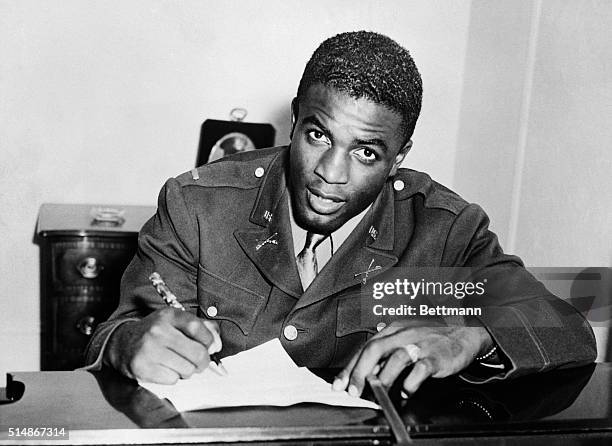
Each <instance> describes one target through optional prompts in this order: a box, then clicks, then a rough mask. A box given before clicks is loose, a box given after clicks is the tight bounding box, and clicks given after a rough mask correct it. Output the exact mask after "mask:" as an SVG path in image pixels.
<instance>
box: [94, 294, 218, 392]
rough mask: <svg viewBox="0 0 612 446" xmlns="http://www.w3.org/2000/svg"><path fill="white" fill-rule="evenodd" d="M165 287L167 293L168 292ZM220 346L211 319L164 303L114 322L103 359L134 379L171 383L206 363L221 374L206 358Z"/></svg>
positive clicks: (215, 328) (189, 374) (204, 365)
mask: <svg viewBox="0 0 612 446" xmlns="http://www.w3.org/2000/svg"><path fill="white" fill-rule="evenodd" d="M159 285H160V284H159V283H158V286H159ZM164 285H165V284H164ZM156 288H157V287H156ZM165 290H166V295H167V297H169V296H170V294H172V293H171V292H170V291H169V290H168V289H167V287H166V288H165ZM175 299H176V297H175ZM170 301H172V299H170ZM177 303H178V304H180V303H179V302H178V301H177ZM174 306H176V304H174ZM211 347H212V349H211ZM220 347H221V340H220V338H219V334H218V326H217V324H216V322H215V321H206V323H202V319H201V318H199V317H197V316H196V315H195V314H193V313H191V312H189V311H177V309H176V308H172V307H165V308H160V309H158V310H156V311H153V312H152V313H150V314H148V315H147V316H145V317H144V318H142V319H137V318H134V319H129V318H126V319H125V320H124V321H122V322H121V323H119V324H117V326H116V327H115V328H114V330H113V332H112V334H111V335H110V337H109V339H108V342H107V344H106V347H105V348H104V353H103V354H104V356H103V361H104V364H107V365H109V366H111V367H113V368H115V369H116V370H118V371H119V372H121V373H122V374H124V375H126V376H127V377H129V378H132V379H136V380H138V381H145V382H152V383H158V384H173V383H175V382H176V381H177V380H179V379H186V378H189V377H190V376H191V375H193V374H194V373H197V372H200V371H202V370H204V369H206V368H207V367H209V365H210V367H211V369H212V370H213V371H217V372H219V373H221V374H222V373H223V371H224V370H223V369H221V368H220V367H217V366H216V365H215V363H214V362H211V361H210V357H211V355H210V353H209V351H211V352H215V351H218V350H219V349H220ZM209 349H210V350H209ZM213 361H214V360H213ZM211 364H212V365H211Z"/></svg>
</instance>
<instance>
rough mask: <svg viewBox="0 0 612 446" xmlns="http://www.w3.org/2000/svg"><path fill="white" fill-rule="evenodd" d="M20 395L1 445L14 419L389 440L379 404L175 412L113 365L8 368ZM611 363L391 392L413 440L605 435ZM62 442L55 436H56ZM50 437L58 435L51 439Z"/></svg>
mask: <svg viewBox="0 0 612 446" xmlns="http://www.w3.org/2000/svg"><path fill="white" fill-rule="evenodd" d="M12 375H13V377H12V379H11V380H9V382H10V383H11V385H12V386H16V385H19V383H21V386H22V387H19V388H17V387H16V390H15V391H10V389H8V390H9V391H8V392H7V393H8V394H11V395H19V393H20V391H23V395H22V396H21V398H20V399H18V400H17V401H14V402H12V403H7V404H3V405H0V444H15V443H14V442H13V443H10V442H9V441H8V428H9V427H12V426H32V425H41V424H45V425H50V426H64V427H66V428H68V429H69V430H70V441H69V442H70V443H73V444H76V443H78V444H124V443H138V444H160V443H164V442H165V443H219V442H243V443H244V442H262V443H263V442H271V441H274V442H275V444H277V443H276V442H278V443H280V444H296V443H304V444H333V443H337V444H371V445H374V444H391V443H392V442H393V436H392V433H391V430H390V428H389V424H388V422H387V420H386V419H385V417H384V416H383V414H382V412H380V411H376V410H372V409H355V408H342V407H328V406H324V405H319V404H299V405H295V406H291V407H288V408H284V407H244V408H226V409H212V410H202V411H194V412H184V413H179V412H177V411H176V410H175V409H174V407H173V406H172V405H171V404H170V403H168V402H167V401H165V400H160V399H158V398H157V397H156V396H155V395H153V394H152V393H150V392H149V391H147V390H146V389H144V388H142V387H139V386H138V385H137V384H136V383H135V382H134V381H131V380H129V379H127V378H124V377H122V376H120V375H118V374H116V373H115V372H112V371H109V370H105V371H101V372H95V373H88V372H30V373H27V372H24V373H15V374H12ZM332 375H333V374H330V375H329V376H332ZM611 380H612V364H610V363H604V364H597V366H587V367H582V368H578V369H569V370H558V371H553V372H547V373H545V374H542V375H533V376H529V377H524V378H520V379H517V380H514V381H508V382H499V383H496V384H488V385H483V386H478V385H470V384H467V383H465V382H463V381H461V380H460V379H459V378H456V377H451V378H447V379H442V380H436V379H430V380H428V381H427V382H426V383H425V385H424V386H423V387H422V388H421V389H419V391H418V392H416V393H415V394H414V395H413V396H412V397H411V398H410V399H408V400H405V401H404V400H401V398H399V395H397V394H396V392H394V391H393V390H392V392H391V399H392V401H393V402H394V404H395V405H396V408H397V409H398V412H399V414H400V416H401V418H402V420H403V422H404V423H405V425H406V429H407V430H408V433H409V435H410V439H411V441H412V443H413V444H417V445H418V444H421V445H437V444H474V442H478V444H500V443H503V444H518V445H531V444H546V443H552V444H585V445H586V444H588V445H592V444H610V442H611V441H612V391H611V385H610V384H611V382H612V381H611ZM63 443H65V442H62V444H63ZM48 444H57V442H56V443H53V442H52V441H49V442H48Z"/></svg>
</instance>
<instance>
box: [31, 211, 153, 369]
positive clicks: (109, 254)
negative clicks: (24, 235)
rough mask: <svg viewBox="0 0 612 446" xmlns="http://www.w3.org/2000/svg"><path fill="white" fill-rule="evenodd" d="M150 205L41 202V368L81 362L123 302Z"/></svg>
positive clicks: (76, 364)
mask: <svg viewBox="0 0 612 446" xmlns="http://www.w3.org/2000/svg"><path fill="white" fill-rule="evenodd" d="M154 213H155V207H152V206H104V207H101V206H91V205H75V204H43V205H42V206H41V208H40V213H39V217H38V227H37V230H36V233H37V236H38V243H39V245H40V249H41V257H40V271H41V282H40V290H41V302H40V310H41V370H71V369H74V368H77V367H81V366H82V365H83V352H84V350H85V347H86V346H87V343H88V342H89V338H90V337H91V334H92V333H93V331H94V330H95V328H96V326H97V325H98V323H100V322H102V321H104V320H106V319H107V318H108V316H110V314H111V313H112V312H113V311H114V310H115V308H116V307H117V304H118V302H119V282H120V281H121V276H122V275H123V271H124V270H125V268H126V267H127V265H128V263H129V262H130V261H131V260H132V257H133V256H134V253H135V252H136V244H137V238H138V231H139V230H140V228H141V227H142V225H143V224H144V223H145V222H146V221H147V220H148V219H149V218H150V217H151V216H152V215H153V214H154Z"/></svg>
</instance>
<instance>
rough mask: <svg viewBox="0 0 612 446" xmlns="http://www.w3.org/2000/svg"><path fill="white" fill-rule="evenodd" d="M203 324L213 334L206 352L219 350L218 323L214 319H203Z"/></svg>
mask: <svg viewBox="0 0 612 446" xmlns="http://www.w3.org/2000/svg"><path fill="white" fill-rule="evenodd" d="M203 322H204V326H205V327H206V328H207V329H208V331H210V333H211V334H212V336H213V341H212V343H211V344H210V345H209V346H208V353H209V354H211V355H212V354H213V353H217V352H220V351H221V347H222V344H221V336H220V335H219V324H217V323H216V322H214V321H209V320H206V319H204V320H203Z"/></svg>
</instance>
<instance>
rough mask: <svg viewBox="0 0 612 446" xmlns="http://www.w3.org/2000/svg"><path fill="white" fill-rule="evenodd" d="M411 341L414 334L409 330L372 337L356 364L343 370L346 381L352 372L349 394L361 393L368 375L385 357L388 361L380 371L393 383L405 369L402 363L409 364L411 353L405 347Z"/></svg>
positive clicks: (343, 377) (349, 380)
mask: <svg viewBox="0 0 612 446" xmlns="http://www.w3.org/2000/svg"><path fill="white" fill-rule="evenodd" d="M409 343H412V334H411V332H410V331H409V330H408V331H405V332H402V333H397V332H394V333H393V334H391V335H389V336H382V337H378V338H372V339H371V340H370V341H369V342H368V343H367V344H366V345H365V347H364V348H363V349H362V350H361V354H360V355H359V357H358V359H357V360H356V362H355V363H354V365H352V367H350V368H349V366H350V365H351V364H349V366H347V367H346V368H345V369H344V370H343V372H344V373H343V374H342V375H341V377H342V379H343V380H344V381H347V380H346V376H347V375H349V374H350V378H349V379H348V381H347V383H348V389H347V390H348V392H349V394H350V395H352V396H359V395H361V393H362V392H363V388H364V386H365V378H366V376H368V375H369V374H370V373H373V371H374V370H375V368H376V366H377V365H379V364H380V363H381V362H382V361H383V360H385V359H386V363H385V364H384V366H381V369H382V371H381V372H380V373H383V372H384V373H385V374H384V379H385V380H386V381H387V382H391V383H392V382H393V381H394V380H395V378H397V376H398V375H399V373H401V370H403V368H401V364H402V363H403V364H404V367H405V366H406V365H408V361H409V360H410V355H409V354H408V352H407V351H405V350H404V349H403V347H404V346H405V345H406V344H409ZM401 350H403V352H402V351H401ZM394 354H395V355H396V356H395V357H393V355H394ZM389 361H391V363H389ZM385 370H386V372H385ZM379 376H380V375H379ZM381 381H382V379H381Z"/></svg>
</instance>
